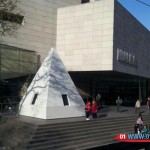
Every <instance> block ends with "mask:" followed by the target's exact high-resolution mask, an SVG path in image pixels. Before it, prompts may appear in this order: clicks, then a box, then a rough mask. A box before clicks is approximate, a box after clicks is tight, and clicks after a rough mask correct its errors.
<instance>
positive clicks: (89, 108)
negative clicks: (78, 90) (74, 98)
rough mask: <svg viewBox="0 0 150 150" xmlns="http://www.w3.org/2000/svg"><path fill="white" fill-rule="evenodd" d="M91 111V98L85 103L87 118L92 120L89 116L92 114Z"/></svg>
mask: <svg viewBox="0 0 150 150" xmlns="http://www.w3.org/2000/svg"><path fill="white" fill-rule="evenodd" d="M90 111H91V103H90V101H89V100H87V102H86V104H85V115H86V120H90V118H89V116H90Z"/></svg>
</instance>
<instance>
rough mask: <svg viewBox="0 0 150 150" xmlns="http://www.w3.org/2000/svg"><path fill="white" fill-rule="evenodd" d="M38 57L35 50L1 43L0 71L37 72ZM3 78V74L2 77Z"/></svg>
mask: <svg viewBox="0 0 150 150" xmlns="http://www.w3.org/2000/svg"><path fill="white" fill-rule="evenodd" d="M36 70H37V57H36V53H35V52H34V51H27V50H23V49H20V48H16V47H10V46H6V45H0V71H1V72H9V73H27V74H29V73H35V72H36ZM0 79H2V76H1V78H0Z"/></svg>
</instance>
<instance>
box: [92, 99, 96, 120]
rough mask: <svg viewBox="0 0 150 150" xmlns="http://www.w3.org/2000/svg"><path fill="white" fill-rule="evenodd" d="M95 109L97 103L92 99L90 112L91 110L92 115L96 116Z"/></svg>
mask: <svg viewBox="0 0 150 150" xmlns="http://www.w3.org/2000/svg"><path fill="white" fill-rule="evenodd" d="M97 111H98V105H97V103H96V101H95V100H93V101H92V107H91V112H92V117H93V118H97Z"/></svg>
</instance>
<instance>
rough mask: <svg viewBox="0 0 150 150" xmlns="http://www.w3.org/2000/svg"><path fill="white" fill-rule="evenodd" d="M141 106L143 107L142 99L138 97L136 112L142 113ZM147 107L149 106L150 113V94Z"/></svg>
mask: <svg viewBox="0 0 150 150" xmlns="http://www.w3.org/2000/svg"><path fill="white" fill-rule="evenodd" d="M140 108H141V101H140V100H139V99H137V101H136V103H135V113H138V114H139V113H140ZM147 108H148V112H149V113H150V96H148V98H147Z"/></svg>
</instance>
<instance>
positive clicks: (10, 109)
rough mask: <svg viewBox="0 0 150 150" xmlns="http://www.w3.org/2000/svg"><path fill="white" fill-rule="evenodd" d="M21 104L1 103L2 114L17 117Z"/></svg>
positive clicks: (0, 110) (0, 111)
mask: <svg viewBox="0 0 150 150" xmlns="http://www.w3.org/2000/svg"><path fill="white" fill-rule="evenodd" d="M18 107H19V102H9V103H8V102H7V103H5V102H3V103H0V113H2V114H12V115H15V114H17V112H18Z"/></svg>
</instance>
